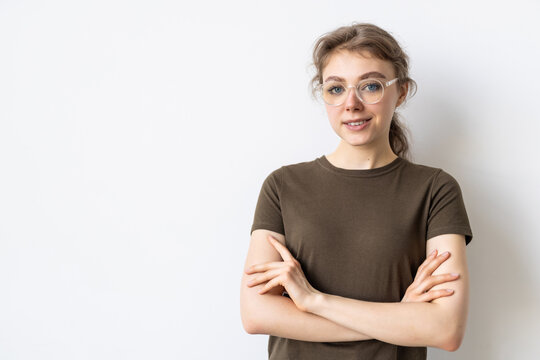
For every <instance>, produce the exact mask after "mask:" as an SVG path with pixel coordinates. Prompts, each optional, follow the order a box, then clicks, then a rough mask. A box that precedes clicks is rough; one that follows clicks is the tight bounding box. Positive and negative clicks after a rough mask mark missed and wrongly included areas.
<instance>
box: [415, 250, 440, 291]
mask: <svg viewBox="0 0 540 360" xmlns="http://www.w3.org/2000/svg"><path fill="white" fill-rule="evenodd" d="M435 256H437V249H435V250H433V251H432V252H431V254H429V256H428V257H427V258H426V259H425V260H424V262H423V263H422V264H421V265H420V267H419V268H418V270H417V271H416V276H415V277H414V281H417V282H418V283H420V282H422V281H423V280H424V278H425V277H426V276H427V274H426V273H425V272H424V270H425V269H426V266H428V265H429V264H430V263H431V262H432V261H433V259H434V258H435Z"/></svg>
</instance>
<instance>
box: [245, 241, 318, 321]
mask: <svg viewBox="0 0 540 360" xmlns="http://www.w3.org/2000/svg"><path fill="white" fill-rule="evenodd" d="M268 241H270V244H272V245H273V246H274V248H275V249H276V250H277V251H278V252H279V254H280V255H281V258H282V259H283V261H273V262H268V263H263V264H257V265H253V266H251V267H249V268H248V269H247V270H246V274H253V273H262V274H260V275H259V276H256V277H255V278H254V279H253V280H251V281H250V282H248V283H247V286H249V287H252V286H255V285H258V284H260V283H263V282H265V281H268V282H267V283H266V285H264V287H263V288H262V289H261V290H259V294H261V295H262V294H264V293H266V292H267V291H268V290H270V289H271V288H273V287H275V286H278V285H282V286H283V287H284V288H285V290H286V291H287V293H288V294H289V297H290V298H291V299H292V301H294V304H295V305H296V307H297V308H298V309H299V310H301V311H307V303H308V302H309V301H310V300H311V298H312V296H313V295H315V294H319V293H321V292H320V291H318V290H316V289H315V288H313V287H312V286H311V285H310V284H309V282H308V281H307V279H306V276H305V275H304V272H303V271H302V267H301V265H300V262H298V260H296V259H295V258H294V257H293V256H292V254H291V253H290V252H289V249H287V247H286V246H284V245H283V244H281V243H280V242H279V241H278V240H276V239H275V238H273V237H272V236H271V235H268Z"/></svg>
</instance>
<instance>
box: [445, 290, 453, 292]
mask: <svg viewBox="0 0 540 360" xmlns="http://www.w3.org/2000/svg"><path fill="white" fill-rule="evenodd" d="M446 291H448V292H454V290H452V289H446Z"/></svg>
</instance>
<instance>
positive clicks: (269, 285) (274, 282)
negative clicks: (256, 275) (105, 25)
mask: <svg viewBox="0 0 540 360" xmlns="http://www.w3.org/2000/svg"><path fill="white" fill-rule="evenodd" d="M278 285H281V283H280V277H279V276H278V277H275V278H273V279H272V280H270V281H269V282H267V283H266V285H264V286H263V288H262V289H261V290H259V294H261V295H262V294H264V293H266V292H267V291H269V290H270V289H271V288H273V287H276V286H278Z"/></svg>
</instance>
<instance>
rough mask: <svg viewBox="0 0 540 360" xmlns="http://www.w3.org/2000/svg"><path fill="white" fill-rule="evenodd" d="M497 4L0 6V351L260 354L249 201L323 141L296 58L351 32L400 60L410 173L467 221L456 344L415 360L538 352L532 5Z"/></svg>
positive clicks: (304, 70) (304, 58) (319, 150)
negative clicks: (251, 308) (445, 180)
mask: <svg viewBox="0 0 540 360" xmlns="http://www.w3.org/2000/svg"><path fill="white" fill-rule="evenodd" d="M501 3H502V2H493V1H485V2H484V1H475V2H472V1H452V2H432V1H425V2H418V1H416V2H414V1H412V2H411V1H408V2H401V1H395V2H390V1H386V2H378V1H370V2H367V1H357V0H354V1H340V2H336V1H321V2H317V3H315V2H312V1H298V2H285V1H271V2H270V1H269V2H256V1H245V2H235V1H226V2H225V1H211V2H189V3H187V2H186V3H184V2H180V1H127V0H125V1H120V0H106V1H104V0H100V1H86V2H83V1H67V0H66V1H58V0H51V1H5V0H1V1H0V358H1V359H3V360H11V359H24V360H26V359H218V358H228V359H232V358H234V359H265V358H266V354H267V353H266V344H267V336H265V335H248V334H247V333H245V332H244V330H243V328H242V325H241V321H240V309H239V287H240V277H241V273H242V269H243V266H244V260H245V256H246V252H247V247H248V243H249V230H250V227H251V222H252V220H253V212H254V209H255V204H256V200H257V196H258V193H259V190H260V186H261V185H262V181H263V180H264V178H265V177H266V176H267V175H268V174H269V173H270V172H271V171H272V170H274V169H276V168H278V167H280V166H281V165H285V164H292V163H296V162H300V161H310V160H313V159H314V158H316V157H319V156H321V155H322V154H328V153H330V152H332V151H333V150H334V148H335V147H336V145H337V143H338V138H337V136H336V135H335V133H334V132H333V130H332V129H331V127H330V125H329V123H328V120H327V118H326V114H325V112H324V107H323V106H322V105H321V104H320V103H317V102H315V101H314V100H312V99H311V98H310V95H309V92H308V82H309V80H310V78H311V76H312V75H313V73H312V72H311V68H310V67H309V64H310V60H311V51H312V45H313V43H314V42H315V40H316V38H317V37H318V36H320V35H322V34H323V33H325V32H327V31H330V30H333V29H335V28H336V27H338V26H341V25H349V24H350V23H351V22H353V21H358V22H373V23H375V24H377V25H379V26H381V27H383V28H384V29H386V30H388V31H390V32H391V33H392V34H394V36H395V37H396V38H397V39H398V41H400V43H401V44H402V45H403V47H404V48H405V50H406V51H407V52H408V53H409V55H410V57H411V75H412V77H413V78H414V79H415V80H416V81H417V82H418V85H419V89H418V93H417V94H416V96H415V97H413V98H412V99H411V100H410V101H409V103H408V104H407V106H406V107H405V108H404V109H403V110H402V114H403V116H404V118H405V119H406V124H408V126H409V128H410V129H411V131H412V134H413V150H414V151H413V153H414V161H415V162H417V163H422V164H426V165H431V166H436V167H441V168H443V169H445V170H446V171H448V172H449V173H450V174H452V175H453V176H454V177H456V179H457V180H458V181H459V183H460V185H461V188H462V191H463V195H464V199H465V203H466V207H467V211H468V214H469V217H470V221H471V225H472V228H473V233H474V239H473V241H472V242H471V244H470V245H469V246H468V247H467V251H468V262H469V267H470V272H471V279H472V283H471V306H470V311H469V321H468V327H467V333H466V338H465V340H464V342H463V344H462V346H461V348H460V349H459V350H458V351H457V352H456V353H447V352H444V351H441V350H437V349H429V358H430V359H450V358H452V359H509V358H513V359H532V358H538V357H539V355H540V352H539V350H538V338H539V335H540V322H539V321H538V320H539V319H540V310H539V306H538V304H540V281H539V280H540V263H539V262H538V261H537V260H538V254H539V250H540V242H539V237H540V236H539V235H540V225H539V221H538V205H539V203H540V190H539V183H540V169H539V165H538V155H539V154H540V151H539V150H540V146H539V141H538V138H539V132H540V126H539V125H538V121H539V115H538V110H537V109H538V103H539V101H538V89H539V81H538V80H539V75H538V74H539V73H538V59H539V58H540V41H539V33H540V23H539V22H538V15H539V14H540V6H539V5H538V2H533V1H512V2H511V5H504V6H503V5H501ZM505 3H507V2H505Z"/></svg>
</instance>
